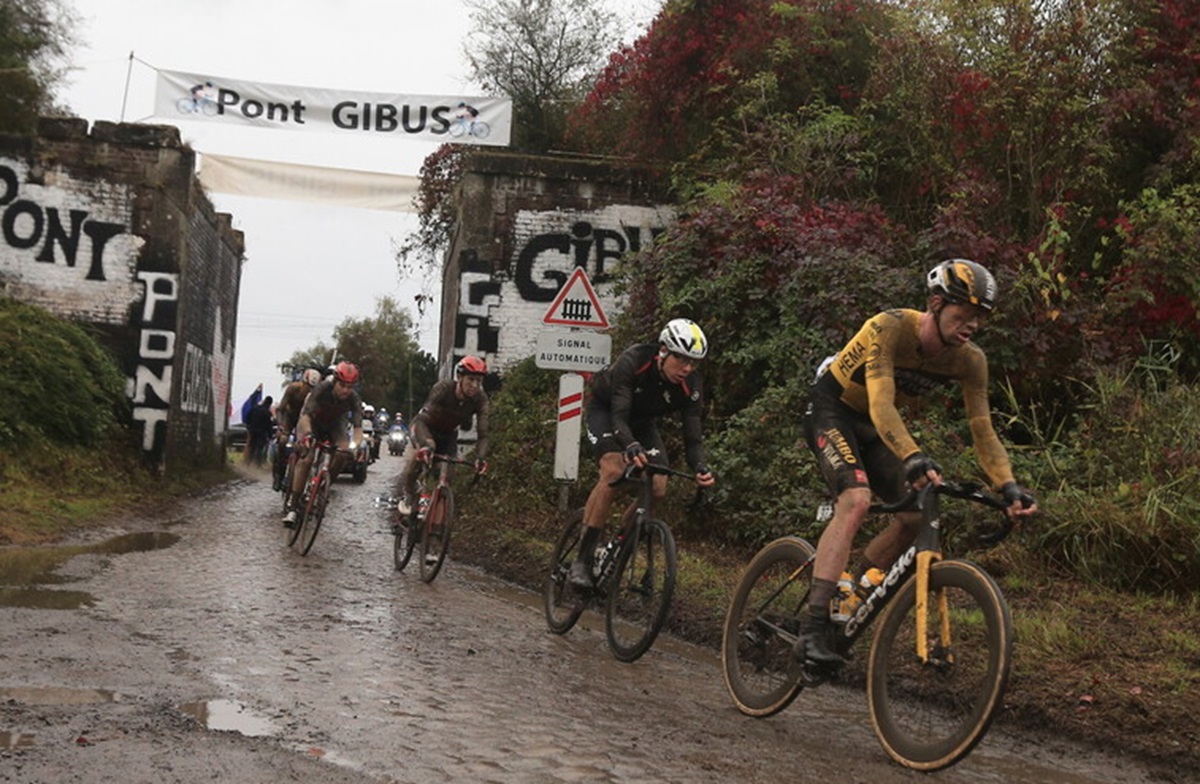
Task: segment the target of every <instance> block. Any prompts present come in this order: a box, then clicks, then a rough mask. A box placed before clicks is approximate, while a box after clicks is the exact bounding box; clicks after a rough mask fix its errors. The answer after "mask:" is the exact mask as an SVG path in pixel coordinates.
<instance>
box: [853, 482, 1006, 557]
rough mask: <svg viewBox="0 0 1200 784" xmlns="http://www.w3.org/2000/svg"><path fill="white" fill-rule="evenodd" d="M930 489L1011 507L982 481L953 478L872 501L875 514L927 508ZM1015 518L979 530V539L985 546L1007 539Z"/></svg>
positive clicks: (954, 496) (1000, 506)
mask: <svg viewBox="0 0 1200 784" xmlns="http://www.w3.org/2000/svg"><path fill="white" fill-rule="evenodd" d="M930 493H937V494H938V495H947V496H950V497H951V498H961V499H963V500H966V501H972V502H974V503H977V504H981V505H983V506H990V507H992V508H993V509H998V510H1000V511H1001V512H1003V511H1004V510H1006V509H1008V502H1007V501H1005V500H1004V498H1002V497H1001V496H998V495H996V494H994V493H990V492H988V491H987V490H985V489H984V487H983V485H981V484H979V483H978V482H961V483H960V482H952V481H950V480H943V482H942V483H941V484H940V485H935V484H932V483H930V484H927V485H925V486H924V487H923V488H921V489H920V490H910V491H909V492H908V495H906V496H904V498H901V499H900V500H899V501H896V502H894V503H890V504H885V503H878V504H871V514H892V513H894V512H907V511H917V510H921V509H924V508H925V498H926V496H928V495H929V494H930ZM1012 527H1013V521H1012V519H1011V518H1009V517H1008V516H1007V515H1005V516H1004V520H1003V522H1002V523H1001V524H1000V525H999V526H998V527H997V528H996V529H995V530H993V531H988V532H984V533H979V534H977V536H976V539H977V540H978V541H979V543H980V544H982V545H983V546H985V547H992V546H994V545H997V544H999V543H1000V542H1002V541H1004V539H1005V537H1007V536H1008V535H1009V533H1010V532H1011V531H1012Z"/></svg>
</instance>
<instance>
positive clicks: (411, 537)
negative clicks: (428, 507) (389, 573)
mask: <svg viewBox="0 0 1200 784" xmlns="http://www.w3.org/2000/svg"><path fill="white" fill-rule="evenodd" d="M420 524H421V522H420V520H418V518H417V510H416V509H415V508H414V509H413V510H412V511H410V512H409V513H408V514H407V515H405V516H404V517H403V518H402V519H401V520H400V521H399V522H398V523H397V524H396V528H395V530H394V531H393V532H392V563H394V564H395V565H396V571H398V572H402V571H404V567H406V566H408V562H409V560H410V559H411V558H412V554H413V550H414V549H416V546H417V540H418V539H420V538H421V531H420V529H419V528H418V527H417V526H419V525H420Z"/></svg>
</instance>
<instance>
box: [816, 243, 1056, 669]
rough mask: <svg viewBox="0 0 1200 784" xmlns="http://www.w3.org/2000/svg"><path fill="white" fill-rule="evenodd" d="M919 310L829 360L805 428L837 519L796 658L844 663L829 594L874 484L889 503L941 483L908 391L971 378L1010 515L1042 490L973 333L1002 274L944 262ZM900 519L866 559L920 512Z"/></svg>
mask: <svg viewBox="0 0 1200 784" xmlns="http://www.w3.org/2000/svg"><path fill="white" fill-rule="evenodd" d="M926 284H927V287H928V289H929V297H928V302H927V307H926V309H925V310H924V311H923V312H922V311H916V310H906V309H897V310H889V311H885V312H883V313H879V314H877V315H875V316H874V317H872V318H871V319H869V320H868V321H867V322H866V323H865V324H864V325H863V327H862V329H860V330H859V332H858V334H857V335H855V336H854V337H853V338H851V339H850V342H849V343H847V344H846V346H845V347H844V348H842V350H841V351H839V352H838V353H837V354H836V355H834V356H833V357H830V358H829V359H827V360H826V362H825V363H822V366H821V369H820V370H819V371H818V374H817V378H816V380H815V381H814V382H813V386H812V388H811V390H810V393H809V402H808V408H807V410H806V411H805V417H804V429H805V436H806V438H807V441H808V446H809V448H810V449H811V450H812V451H813V453H814V454H815V455H816V456H817V463H818V465H819V466H820V468H821V473H822V474H823V476H824V477H825V481H826V482H827V483H828V484H829V488H830V490H831V491H832V492H833V495H834V497H835V499H836V501H835V503H834V511H833V518H832V519H831V520H830V521H829V525H828V526H827V527H826V528H825V531H824V532H823V533H822V534H821V538H820V540H819V541H818V542H817V554H816V563H815V564H814V566H813V581H812V591H811V593H810V594H809V606H808V614H807V616H806V619H805V622H804V626H803V629H802V630H801V631H802V632H803V636H802V637H801V638H800V641H799V642H798V643H797V644H796V656H797V658H808V659H809V660H811V661H815V662H818V663H821V664H826V665H838V664H841V663H842V658H841V657H840V656H839V655H838V654H837V652H836V651H835V650H834V649H833V646H832V645H830V640H829V631H830V629H831V625H832V621H831V620H830V617H829V608H830V602H831V601H832V600H833V598H834V596H835V595H836V593H837V581H838V578H839V577H840V576H841V574H842V570H844V569H845V568H846V565H847V562H848V561H849V559H850V548H851V545H852V543H853V540H854V536H855V534H856V533H857V532H858V529H859V527H860V526H861V525H862V523H863V519H864V518H865V517H866V515H867V509H868V507H869V506H870V504H871V494H872V492H874V493H876V494H877V495H879V496H880V497H882V498H883V499H884V500H885V501H889V502H892V501H897V500H899V499H900V498H902V497H903V496H904V493H905V492H906V485H912V486H913V487H917V488H919V487H923V486H924V485H925V483H927V482H933V483H934V484H940V483H941V481H942V480H941V468H940V467H939V466H938V464H937V463H936V462H934V461H933V460H932V459H931V458H930V457H929V456H928V455H926V454H925V453H924V452H922V451H921V449H920V447H918V445H917V443H916V441H915V440H914V439H913V438H912V436H911V435H910V434H909V432H908V429H907V428H906V427H905V425H904V422H903V420H902V419H901V417H900V413H899V410H898V408H897V405H898V403H900V402H902V401H903V400H904V399H906V398H910V399H911V398H915V397H916V396H918V395H921V394H924V393H927V392H929V391H930V390H931V389H933V388H935V387H938V386H944V385H948V384H952V383H957V384H958V385H959V386H961V387H962V391H963V401H964V403H965V408H966V415H967V421H968V424H969V425H970V429H971V439H972V442H973V444H974V446H975V451H976V453H977V455H978V457H979V463H980V466H981V467H982V468H983V470H984V473H986V474H987V476H988V478H989V479H990V480H991V482H992V483H993V485H994V486H995V487H996V488H997V489H998V490H999V492H1000V493H1001V494H1003V496H1004V498H1005V499H1006V500H1007V501H1008V502H1009V504H1010V506H1009V508H1008V514H1009V515H1010V516H1013V517H1017V516H1021V517H1023V516H1026V515H1030V514H1033V513H1034V512H1035V511H1036V510H1037V504H1036V503H1035V502H1034V499H1033V496H1032V495H1031V494H1030V493H1029V492H1028V491H1027V490H1026V489H1025V488H1023V487H1021V486H1020V485H1019V484H1017V483H1016V481H1014V479H1013V473H1012V467H1011V465H1010V463H1009V460H1008V453H1007V452H1006V451H1005V449H1004V446H1003V445H1002V444H1001V443H1000V439H999V438H997V437H996V432H995V430H994V429H993V428H992V419H991V410H990V407H989V405H988V397H987V372H988V371H987V358H986V357H985V356H984V353H983V351H982V350H981V349H980V348H979V347H978V346H977V345H975V344H974V343H973V342H971V337H972V336H973V335H974V333H975V331H976V330H977V329H979V327H980V326H981V325H982V324H983V322H984V321H985V320H986V318H987V316H988V314H989V313H991V311H992V308H993V307H994V305H995V300H996V281H995V279H994V278H993V277H992V274H991V273H990V272H988V271H987V270H986V269H985V268H984V267H983V266H981V265H979V264H977V263H975V262H974V261H969V260H967V259H950V260H948V261H943V262H942V263H940V264H938V265H937V266H935V267H934V268H933V269H932V270H930V271H929V274H928V275H927V276H926ZM895 517H896V519H895V520H894V521H893V522H892V523H891V525H889V526H888V527H887V528H885V529H884V530H883V531H881V532H880V533H879V534H878V535H876V536H875V538H873V539H872V540H871V542H870V543H869V544H868V545H867V547H866V550H865V552H864V562H863V563H862V564H860V565H859V567H858V570H857V571H858V574H856V575H852V576H853V577H855V578H856V580H855V581H856V582H857V578H859V577H861V576H862V574H863V573H864V572H866V570H867V569H868V568H871V567H875V568H879V569H884V570H886V569H887V568H888V567H889V566H891V564H892V562H893V561H895V560H896V558H898V557H899V556H900V554H901V553H903V552H904V550H905V549H907V548H908V546H909V545H910V544H911V543H912V540H913V538H914V537H915V535H916V526H917V525H918V523H919V521H920V513H919V512H917V513H911V512H910V513H906V514H903V515H896V516H895Z"/></svg>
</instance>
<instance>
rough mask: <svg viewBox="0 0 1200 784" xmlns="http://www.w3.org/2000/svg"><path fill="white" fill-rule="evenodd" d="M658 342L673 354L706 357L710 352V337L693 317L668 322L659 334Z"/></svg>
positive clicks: (697, 357)
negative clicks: (705, 335)
mask: <svg viewBox="0 0 1200 784" xmlns="http://www.w3.org/2000/svg"><path fill="white" fill-rule="evenodd" d="M658 342H659V343H661V344H662V345H663V346H664V347H665V348H666V349H667V351H670V352H671V353H672V354H682V355H683V356H685V357H691V358H692V359H704V355H705V354H707V353H708V338H706V337H704V331H703V330H701V329H700V327H699V326H697V324H696V322H694V321H692V320H691V319H685V318H677V319H671V320H670V321H668V322H667V326H665V327H663V331H662V332H660V333H659V335H658Z"/></svg>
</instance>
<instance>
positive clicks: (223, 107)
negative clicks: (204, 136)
mask: <svg viewBox="0 0 1200 784" xmlns="http://www.w3.org/2000/svg"><path fill="white" fill-rule="evenodd" d="M157 73H158V78H157V80H156V82H157V84H156V87H155V91H154V114H155V116H157V117H160V118H163V119H170V120H196V121H197V122H208V123H219V124H222V125H248V126H252V127H256V128H280V129H289V130H293V131H309V132H317V131H319V132H333V133H340V134H343V135H349V136H353V137H355V138H360V137H362V136H363V135H370V136H385V137H391V138H410V139H421V140H424V141H432V142H438V143H442V142H458V143H461V144H486V145H493V146H499V147H503V146H507V145H508V142H509V138H510V136H511V132H512V101H511V100H509V99H508V98H481V97H474V96H428V95H394V94H389V93H364V92H353V91H349V90H331V89H324V88H317V87H290V86H287V85H279V84H263V83H260V82H246V81H242V80H238V79H225V78H221V77H216V76H203V75H198V74H189V73H180V72H178V71H158V72H157Z"/></svg>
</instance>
